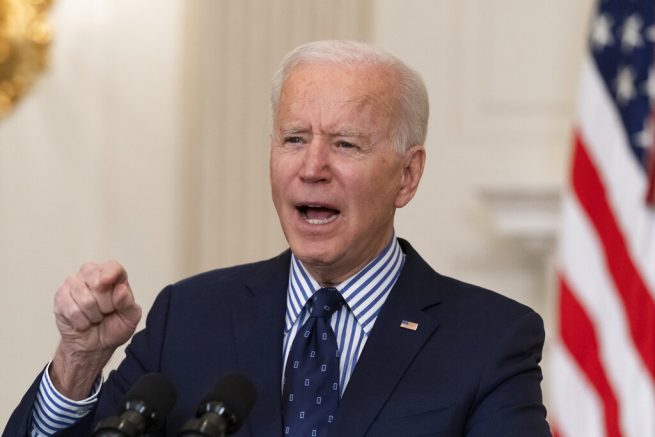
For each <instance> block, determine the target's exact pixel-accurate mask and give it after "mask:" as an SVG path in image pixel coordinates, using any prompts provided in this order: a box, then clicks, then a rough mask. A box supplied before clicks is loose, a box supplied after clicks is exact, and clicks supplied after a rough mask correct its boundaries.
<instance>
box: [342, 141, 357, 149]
mask: <svg viewBox="0 0 655 437" xmlns="http://www.w3.org/2000/svg"><path fill="white" fill-rule="evenodd" d="M337 147H341V148H342V149H355V148H357V146H356V145H355V144H353V143H349V142H348V141H339V142H338V143H337Z"/></svg>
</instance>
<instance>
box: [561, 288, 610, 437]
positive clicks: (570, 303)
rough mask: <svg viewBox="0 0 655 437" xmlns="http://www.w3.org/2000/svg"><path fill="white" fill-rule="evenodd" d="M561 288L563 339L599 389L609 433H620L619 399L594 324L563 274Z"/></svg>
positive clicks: (579, 364) (594, 385) (596, 388)
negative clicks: (604, 361) (602, 358)
mask: <svg viewBox="0 0 655 437" xmlns="http://www.w3.org/2000/svg"><path fill="white" fill-rule="evenodd" d="M559 290H560V301H559V311H560V335H561V337H562V341H563V342H564V345H565V346H566V348H567V349H568V350H569V352H570V353H571V355H572V356H573V358H574V359H575V361H576V362H577V363H578V366H579V367H580V369H582V371H583V373H584V374H585V375H586V376H587V378H588V379H589V381H590V382H591V385H592V386H593V387H594V389H595V390H596V393H598V397H599V398H600V400H601V403H602V405H603V412H604V413H605V433H606V435H607V436H608V437H619V436H621V431H620V430H619V408H618V403H617V401H616V397H615V396H614V391H613V390H612V387H611V386H610V383H609V380H608V379H607V375H606V374H605V369H604V368H603V365H602V363H601V360H600V350H599V347H598V339H597V337H596V331H595V329H594V325H593V323H592V321H591V319H589V316H588V315H587V313H586V312H585V309H584V308H583V307H582V305H580V302H578V300H577V299H576V297H575V296H574V294H573V293H572V291H571V289H570V287H569V286H568V284H567V283H566V281H565V280H564V278H563V277H562V276H560V277H559Z"/></svg>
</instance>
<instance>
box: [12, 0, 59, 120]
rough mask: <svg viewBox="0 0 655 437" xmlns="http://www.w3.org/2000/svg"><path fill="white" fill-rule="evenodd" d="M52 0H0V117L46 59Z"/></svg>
mask: <svg viewBox="0 0 655 437" xmlns="http://www.w3.org/2000/svg"><path fill="white" fill-rule="evenodd" d="M52 2H53V0H0V119H2V118H3V117H5V116H6V115H7V114H8V113H9V111H10V110H11V109H12V108H13V107H14V106H15V104H16V102H17V101H18V100H19V99H20V98H21V97H22V96H23V95H25V93H26V92H27V91H28V90H29V89H30V87H31V85H32V84H33V83H34V82H35V81H36V79H37V78H38V76H39V74H41V72H42V71H43V70H44V68H45V66H46V64H47V60H48V46H49V45H50V41H51V40H52V28H51V26H50V24H48V22H47V21H46V20H47V11H48V9H49V8H50V6H51V4H52Z"/></svg>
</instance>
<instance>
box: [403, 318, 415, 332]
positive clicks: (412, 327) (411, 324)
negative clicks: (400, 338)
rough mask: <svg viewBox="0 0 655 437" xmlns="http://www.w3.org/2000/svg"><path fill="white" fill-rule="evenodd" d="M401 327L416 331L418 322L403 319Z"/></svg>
mask: <svg viewBox="0 0 655 437" xmlns="http://www.w3.org/2000/svg"><path fill="white" fill-rule="evenodd" d="M400 327H401V328H403V329H409V330H410V331H416V330H417V329H418V323H416V322H410V321H409V320H403V321H402V322H401V323H400Z"/></svg>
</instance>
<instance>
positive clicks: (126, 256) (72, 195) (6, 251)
mask: <svg viewBox="0 0 655 437" xmlns="http://www.w3.org/2000/svg"><path fill="white" fill-rule="evenodd" d="M155 9H156V10H155ZM182 12H183V10H182V3H181V2H177V1H172V0H168V1H161V2H157V5H156V8H153V3H152V2H149V1H145V0H120V1H92V2H89V1H84V0H60V1H58V2H56V3H55V5H54V7H53V9H52V16H51V22H52V24H53V25H54V27H55V41H54V45H53V47H52V50H51V55H52V56H51V60H50V67H49V69H48V71H47V72H46V73H45V75H44V76H43V77H42V78H41V80H40V81H39V82H38V83H37V84H36V86H35V87H34V88H33V89H32V91H31V93H30V94H29V95H28V96H27V97H26V98H25V99H24V100H23V101H22V102H20V104H19V105H18V107H17V109H16V111H15V112H14V113H12V114H11V115H10V116H9V117H8V118H7V119H5V120H3V121H2V122H0V296H1V301H2V304H3V305H2V317H1V318H0V347H1V348H2V359H0V375H2V378H1V379H0V390H1V391H2V393H3V395H2V397H1V398H0V424H3V425H4V422H5V421H6V419H7V418H8V417H9V414H10V412H11V410H12V409H13V406H14V405H15V404H16V403H17V402H18V400H19V399H20V396H21V393H22V391H24V390H25V389H26V388H27V387H28V386H29V384H30V381H31V380H32V379H33V377H34V375H35V374H36V372H38V371H39V370H40V369H41V368H42V366H43V365H44V364H45V363H46V362H47V360H48V359H49V357H50V355H51V354H52V353H53V351H54V348H55V346H56V339H57V336H56V329H55V326H54V319H53V316H52V297H53V295H54V291H55V289H56V288H57V286H59V284H60V283H61V282H62V281H63V280H64V278H65V276H66V275H67V274H69V273H72V272H73V271H75V270H76V269H77V268H78V267H79V265H80V264H81V263H82V262H83V261H84V260H87V259H90V260H104V259H108V258H116V259H120V260H121V261H122V262H124V263H125V265H126V266H127V267H128V268H129V271H130V272H131V282H132V284H133V286H134V288H135V289H136V290H137V291H138V293H139V300H140V302H142V303H143V304H144V305H146V306H149V305H150V304H151V302H152V300H153V299H154V295H155V293H156V292H157V290H158V289H159V288H161V287H162V286H163V285H165V284H166V283H168V282H170V281H172V280H174V279H175V278H176V277H179V275H180V274H181V272H182V269H181V267H180V265H181V256H180V251H179V249H178V246H179V242H178V239H177V237H176V235H177V229H179V222H180V213H179V205H180V203H181V196H182V193H181V192H180V190H179V179H180V175H181V172H180V168H179V165H178V162H179V156H180V155H181V153H182V149H183V144H182V142H181V132H180V130H181V129H180V123H179V121H178V120H180V119H181V117H182V112H181V109H180V100H181V90H180V87H179V86H178V85H177V84H178V83H179V82H180V80H181V75H180V71H181V45H180V44H181V41H182V31H183V28H182V24H183V17H184V15H183V13H182Z"/></svg>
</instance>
